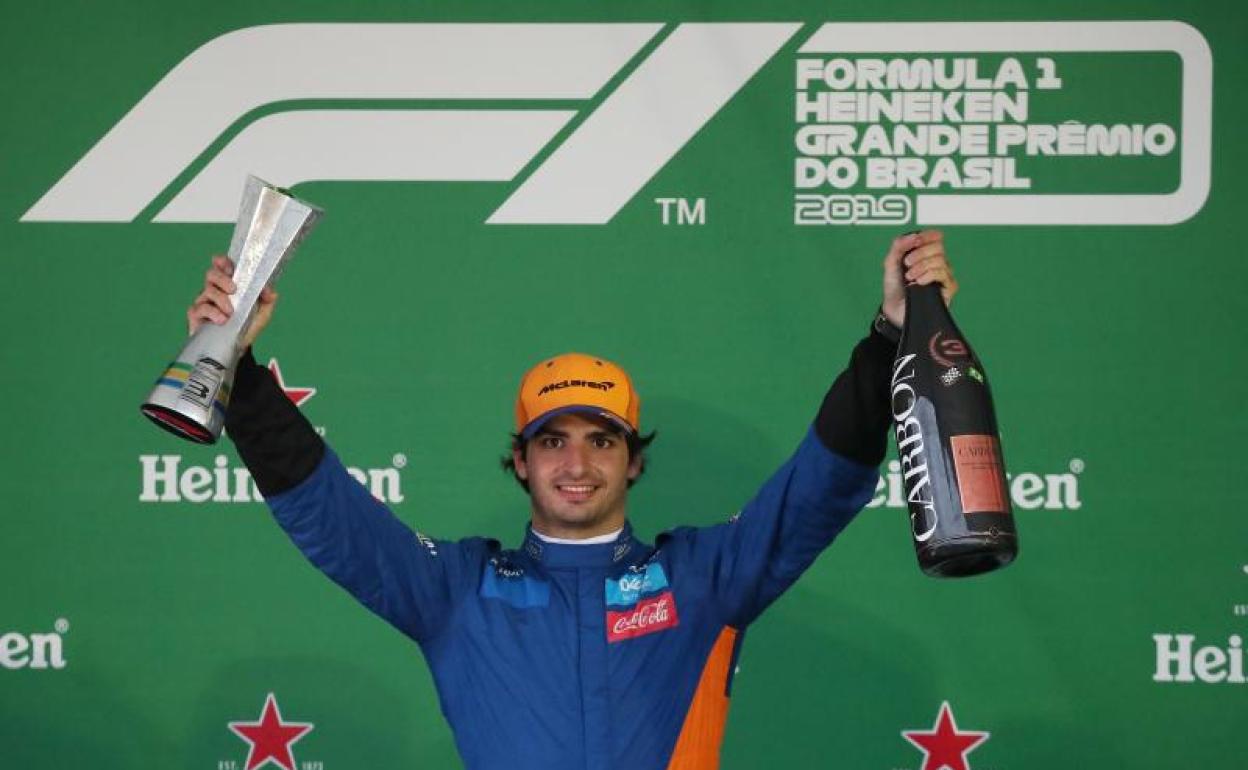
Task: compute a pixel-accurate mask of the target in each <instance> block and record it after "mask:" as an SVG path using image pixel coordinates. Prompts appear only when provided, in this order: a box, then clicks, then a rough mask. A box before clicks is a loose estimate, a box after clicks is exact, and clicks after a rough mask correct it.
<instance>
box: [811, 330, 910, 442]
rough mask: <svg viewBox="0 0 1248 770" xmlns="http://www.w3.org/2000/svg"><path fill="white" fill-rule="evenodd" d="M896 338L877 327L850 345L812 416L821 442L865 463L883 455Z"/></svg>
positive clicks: (886, 434)
mask: <svg viewBox="0 0 1248 770" xmlns="http://www.w3.org/2000/svg"><path fill="white" fill-rule="evenodd" d="M896 355H897V344H896V343H895V342H893V341H892V340H889V339H888V338H886V337H885V336H884V335H883V334H881V333H880V332H879V331H877V330H876V329H874V328H872V330H871V333H870V334H868V335H867V336H866V337H864V338H863V339H862V341H861V342H859V343H858V344H857V345H856V346H855V347H854V352H853V353H852V354H851V355H850V357H849V366H848V367H846V368H845V371H843V372H841V373H840V375H839V376H838V377H837V378H836V381H835V382H833V383H832V387H831V388H830V389H829V390H828V394H827V395H826V396H824V398H823V405H822V406H820V407H819V414H817V415H816V416H815V433H816V434H817V435H818V436H819V438H820V440H822V441H823V444H824V446H826V447H827V448H828V449H831V450H832V451H833V452H836V453H837V454H839V455H841V456H842V457H846V458H849V459H850V460H854V461H855V462H859V463H862V464H863V465H879V464H880V463H882V462H883V461H884V453H885V451H886V449H887V444H888V426H889V423H890V421H891V420H892V414H891V412H890V404H889V397H888V388H889V383H890V381H891V378H892V368H893V359H894V358H895V357H896Z"/></svg>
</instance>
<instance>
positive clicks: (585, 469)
mask: <svg viewBox="0 0 1248 770" xmlns="http://www.w3.org/2000/svg"><path fill="white" fill-rule="evenodd" d="M513 459H514V460H515V463H516V475H518V476H519V477H520V478H521V479H524V480H525V481H527V482H528V484H529V501H530V504H531V507H532V511H533V529H534V530H536V531H538V532H540V533H542V534H543V535H547V536H548V537H564V538H576V539H582V538H587V537H594V536H596V535H605V534H607V533H608V532H612V531H614V530H617V529H619V528H620V527H622V526H624V517H625V504H626V502H627V497H628V482H629V481H630V480H632V479H635V478H637V474H638V473H640V472H641V462H642V461H641V455H640V454H638V455H637V457H635V458H633V459H632V460H630V459H629V456H628V444H627V443H626V442H625V440H624V436H622V435H621V434H620V433H619V432H618V429H617V428H615V427H614V426H613V425H612V424H611V423H610V422H608V421H606V420H604V419H601V418H593V417H586V416H582V415H579V414H562V415H559V416H557V417H554V418H552V419H551V420H550V421H549V422H548V423H546V424H545V425H544V426H542V428H541V430H539V431H538V432H537V433H536V434H535V435H534V436H533V438H532V439H530V440H529V442H528V444H527V445H526V447H525V449H524V451H523V452H520V451H515V452H513Z"/></svg>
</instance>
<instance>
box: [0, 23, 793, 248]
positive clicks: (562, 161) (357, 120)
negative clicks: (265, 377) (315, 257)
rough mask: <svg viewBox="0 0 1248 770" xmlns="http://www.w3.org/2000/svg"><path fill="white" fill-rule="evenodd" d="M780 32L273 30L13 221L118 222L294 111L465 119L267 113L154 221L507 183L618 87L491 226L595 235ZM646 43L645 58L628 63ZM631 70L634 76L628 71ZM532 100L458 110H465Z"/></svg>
mask: <svg viewBox="0 0 1248 770" xmlns="http://www.w3.org/2000/svg"><path fill="white" fill-rule="evenodd" d="M800 26H801V25H800V24H796V23H740V24H738V23H720V24H713V23H708V24H680V25H677V26H675V27H672V28H668V29H665V28H664V26H663V25H662V24H278V25H271V26H262V27H249V28H246V29H241V30H236V31H234V32H230V33H228V34H225V35H222V36H221V37H218V38H216V39H214V40H211V41H209V42H208V43H206V44H204V45H203V46H201V47H200V48H199V49H198V50H196V51H194V52H193V53H191V54H190V55H189V56H188V57H187V58H186V59H184V60H182V61H181V62H180V63H179V64H178V65H177V66H175V67H174V68H173V70H171V71H170V72H169V74H167V75H166V76H165V77H164V78H163V79H162V80H161V81H160V82H159V83H157V84H156V85H155V86H154V87H153V88H152V90H151V91H149V92H148V93H147V95H145V96H144V97H143V98H142V99H141V100H140V101H139V103H138V104H136V105H135V106H134V107H133V108H132V109H131V110H130V112H129V113H127V114H126V115H125V117H123V118H122V119H121V121H120V122H118V123H117V125H115V126H114V127H113V128H112V130H110V131H109V132H108V133H107V134H105V135H104V137H103V138H102V139H100V141H99V142H98V143H97V144H96V145H95V146H94V147H92V148H91V150H90V151H89V152H88V153H87V154H86V155H85V156H83V158H82V159H81V160H79V161H78V163H77V164H75V165H74V167H73V168H71V169H70V170H69V172H68V173H66V174H65V176H64V177H62V178H61V179H60V181H58V182H57V183H56V184H55V185H54V186H53V187H52V188H51V189H50V190H48V192H47V193H45V194H44V195H43V197H42V198H40V199H39V201H38V202H37V203H35V205H34V206H32V207H31V208H30V210H29V211H27V212H26V213H25V215H23V216H22V221H27V222H66V221H73V222H129V221H132V220H134V218H135V217H137V216H138V215H139V214H140V213H141V212H142V211H143V210H144V209H145V208H146V207H147V206H149V205H150V204H151V203H152V201H153V200H154V199H155V198H156V197H157V196H158V195H160V194H161V193H162V192H163V191H164V190H165V188H167V187H168V186H169V185H170V184H171V183H172V182H173V181H174V179H175V178H177V177H178V175H179V174H181V173H182V172H183V171H184V170H185V169H186V168H187V167H188V166H189V165H190V164H191V163H192V162H193V161H194V160H195V159H196V158H198V157H199V156H200V155H201V154H202V153H203V152H204V151H205V150H206V149H207V148H208V147H209V146H210V145H211V144H212V143H213V141H214V140H216V139H217V138H218V137H219V136H220V135H221V134H222V132H224V131H225V130H226V129H228V128H229V127H230V126H231V125H232V124H233V123H235V122H236V121H238V120H240V119H241V118H243V117H244V116H245V115H247V114H248V113H250V112H252V111H253V110H256V109H257V108H260V107H264V106H266V105H272V104H276V103H281V102H284V101H288V100H295V99H353V100H359V99H369V100H379V99H403V100H439V101H443V102H444V101H445V100H456V101H462V103H463V108H458V109H446V108H443V107H435V108H430V109H330V110H292V111H286V112H278V113H275V114H272V115H268V116H266V117H262V118H260V119H259V120H256V121H255V122H253V123H251V124H249V125H247V126H245V127H244V128H243V130H242V131H241V132H240V133H238V134H237V135H236V136H235V137H234V138H233V139H232V140H231V141H229V143H228V144H227V145H226V146H225V147H224V148H223V149H222V150H221V151H220V152H219V153H218V154H217V155H216V156H215V157H213V158H212V159H211V160H210V161H209V162H208V163H207V165H206V166H204V168H203V169H202V170H201V171H200V172H199V173H198V174H197V175H196V176H195V177H194V178H193V179H192V180H191V181H190V183H189V184H187V185H186V187H185V188H183V189H182V190H181V191H180V192H179V193H178V194H177V195H175V196H174V197H173V199H172V200H171V201H170V202H169V203H168V205H166V206H165V207H164V208H163V209H162V210H160V211H159V212H158V213H157V214H156V215H155V218H154V219H155V221H157V222H230V221H233V219H234V216H235V214H236V207H237V197H238V185H239V183H240V182H239V180H241V179H243V178H244V177H245V175H246V174H247V173H254V174H256V175H258V176H261V177H263V178H265V179H268V180H270V181H272V182H274V183H277V184H280V185H282V186H290V185H294V184H297V183H299V182H303V181H311V180H358V181H366V180H367V181H509V180H512V179H514V178H516V176H517V175H518V174H519V173H520V172H521V170H523V169H524V168H525V167H526V166H527V165H528V164H529V162H530V161H531V160H532V159H533V158H534V157H535V156H537V154H538V153H539V152H541V150H542V149H543V148H544V147H546V146H547V145H549V144H550V143H551V141H552V140H553V139H554V138H555V136H556V135H557V134H559V133H560V132H561V131H562V130H563V129H564V128H565V127H567V126H568V125H569V124H570V123H571V122H572V120H573V118H575V117H576V116H577V115H578V112H577V111H576V110H574V109H567V108H554V107H551V108H542V107H541V103H542V102H543V101H547V102H559V103H562V104H566V103H567V102H576V101H585V100H588V99H591V98H592V97H594V96H595V95H596V94H598V93H599V92H600V91H601V90H602V89H603V88H604V86H606V85H607V84H608V82H609V81H611V80H612V78H613V77H614V76H615V75H616V74H617V73H619V72H621V71H623V70H624V69H625V68H628V67H630V65H632V69H631V71H630V72H629V73H628V75H627V76H626V77H625V78H624V79H623V81H622V82H620V84H619V85H618V86H617V87H616V88H615V89H614V90H612V91H611V92H610V94H608V95H607V96H606V98H605V99H604V100H603V101H602V103H601V104H600V105H599V106H598V108H597V109H595V110H593V112H592V113H590V114H589V115H588V116H586V117H585V119H584V120H583V121H582V122H581V123H580V124H579V125H577V126H576V128H575V130H573V131H572V133H571V134H570V135H569V136H568V137H567V138H566V139H565V140H564V141H563V142H562V143H560V144H559V145H558V147H556V148H555V149H554V150H553V152H551V153H550V154H549V156H548V157H546V159H545V160H544V161H543V162H542V163H541V164H540V165H539V166H538V167H537V168H536V169H535V170H534V171H533V172H532V173H531V174H529V175H528V176H527V177H526V178H525V179H524V180H523V182H522V183H521V184H520V185H519V186H518V187H517V188H516V189H515V190H514V191H513V192H512V194H511V196H510V197H509V198H507V200H506V201H505V202H504V203H503V204H502V205H501V206H500V207H499V208H498V209H497V210H496V211H494V212H493V214H491V215H490V217H489V219H488V222H490V223H492V224H604V223H606V222H608V221H610V219H611V218H612V217H613V216H614V215H615V213H616V212H617V211H619V210H620V208H621V207H623V205H624V204H625V203H627V202H628V201H629V200H630V199H631V198H632V197H633V196H634V195H635V194H636V193H637V191H638V190H640V189H641V187H642V186H643V185H644V184H645V183H646V181H647V180H649V179H650V178H651V177H652V176H654V174H655V173H657V172H658V171H659V169H661V168H662V167H663V166H664V165H665V164H666V163H667V162H668V161H669V160H670V159H671V158H672V156H674V155H675V154H676V152H677V151H679V150H680V148H681V147H682V146H683V145H684V144H685V143H686V142H687V141H689V139H691V138H692V137H693V136H694V135H695V134H696V133H697V132H698V130H699V129H700V128H701V127H702V126H703V125H705V124H706V122H707V121H709V120H710V119H711V117H712V116H713V115H715V113H716V112H718V111H719V109H720V108H721V107H723V106H724V104H726V103H727V101H728V100H729V99H730V98H732V96H733V95H734V94H735V93H736V92H737V91H738V90H739V89H740V88H741V87H742V86H743V85H744V84H745V83H746V81H748V80H749V79H750V77H752V76H753V75H754V73H755V72H757V71H758V69H759V68H760V67H761V66H762V65H763V64H764V63H765V62H767V60H768V59H770V58H771V57H772V56H773V55H774V54H775V53H776V51H778V50H779V48H780V46H782V45H784V43H785V42H786V41H787V40H788V39H789V38H790V37H792V36H793V34H794V33H795V32H796V31H797V30H798V29H799V28H800ZM652 41H656V42H657V45H653V46H652V47H653V50H652V51H651V52H650V53H649V54H648V55H644V56H643V55H642V51H643V49H646V48H647V47H648V44H651V43H652ZM637 59H640V61H637ZM487 99H488V100H495V101H497V100H509V101H510V100H518V101H524V102H533V103H534V104H532V105H526V106H527V107H529V108H527V109H486V108H479V109H473V108H472V107H473V102H474V101H480V100H487Z"/></svg>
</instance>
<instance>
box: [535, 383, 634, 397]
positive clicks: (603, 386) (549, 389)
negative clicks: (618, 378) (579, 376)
mask: <svg viewBox="0 0 1248 770" xmlns="http://www.w3.org/2000/svg"><path fill="white" fill-rule="evenodd" d="M614 387H615V383H614V382H610V381H608V380H604V381H603V382H594V381H593V380H560V381H559V382H552V383H550V384H548V385H546V386H544V387H543V388H542V389H541V390H539V391H537V395H539V396H544V395H546V394H547V393H554V392H555V391H556V390H563V389H564V388H593V389H594V390H611V389H612V388H614Z"/></svg>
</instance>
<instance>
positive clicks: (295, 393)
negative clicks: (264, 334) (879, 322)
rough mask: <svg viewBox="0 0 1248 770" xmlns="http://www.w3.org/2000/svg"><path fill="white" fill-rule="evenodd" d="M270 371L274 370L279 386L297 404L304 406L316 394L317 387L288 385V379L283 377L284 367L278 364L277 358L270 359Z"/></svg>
mask: <svg viewBox="0 0 1248 770" xmlns="http://www.w3.org/2000/svg"><path fill="white" fill-rule="evenodd" d="M269 371H270V372H273V379H275V380H277V387H279V388H281V389H282V391H283V392H284V393H285V394H286V398H289V399H290V400H291V402H292V403H293V404H294V405H295V406H303V402H304V401H307V400H308V399H309V398H312V397H313V396H315V395H316V388H295V387H288V386H287V385H286V380H284V379H282V367H280V366H278V365H277V359H276V358H270V359H269Z"/></svg>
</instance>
